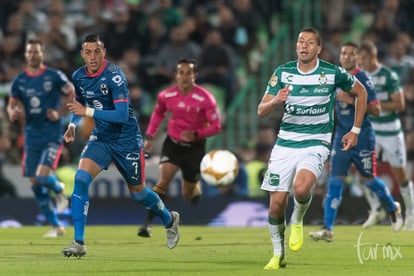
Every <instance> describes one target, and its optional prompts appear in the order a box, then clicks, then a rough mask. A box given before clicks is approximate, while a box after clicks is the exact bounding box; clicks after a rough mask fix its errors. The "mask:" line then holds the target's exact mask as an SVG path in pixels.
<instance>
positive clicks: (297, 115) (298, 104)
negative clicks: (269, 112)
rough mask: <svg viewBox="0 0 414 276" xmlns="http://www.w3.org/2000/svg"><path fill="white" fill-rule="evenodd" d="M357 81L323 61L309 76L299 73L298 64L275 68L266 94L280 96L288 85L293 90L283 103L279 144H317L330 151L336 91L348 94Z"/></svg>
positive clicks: (285, 145)
mask: <svg viewBox="0 0 414 276" xmlns="http://www.w3.org/2000/svg"><path fill="white" fill-rule="evenodd" d="M355 81H356V80H355V78H354V76H353V75H351V74H349V73H348V72H347V71H346V70H345V69H343V68H341V67H339V66H337V65H334V64H331V63H328V62H326V61H323V60H318V63H317V65H316V67H315V69H314V70H312V71H310V72H306V73H303V72H301V71H299V69H298V63H297V61H291V62H288V63H286V64H284V65H281V66H279V67H278V68H276V70H275V71H274V73H273V75H272V77H271V78H270V80H269V83H268V85H267V88H266V92H265V93H270V94H272V95H277V93H278V92H279V89H281V88H283V87H285V86H286V85H289V87H290V88H289V89H290V90H291V92H290V94H289V96H288V98H287V100H286V102H285V103H284V115H283V117H282V122H281V124H280V132H279V134H278V138H277V142H276V143H277V144H278V145H280V146H284V147H291V148H304V147H311V146H318V145H324V146H326V147H328V148H330V146H331V138H332V132H333V128H334V104H335V90H336V88H341V89H342V90H344V91H349V90H351V88H352V87H353V86H354V84H355Z"/></svg>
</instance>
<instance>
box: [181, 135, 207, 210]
mask: <svg viewBox="0 0 414 276" xmlns="http://www.w3.org/2000/svg"><path fill="white" fill-rule="evenodd" d="M204 154H205V143H204V142H200V143H195V144H193V145H192V146H191V147H190V148H188V149H182V154H180V156H181V161H180V164H182V165H181V172H182V183H181V186H182V194H183V197H184V198H185V199H186V200H187V201H189V202H190V203H191V204H193V205H197V204H198V203H199V201H200V199H201V193H202V191H201V185H200V178H201V177H200V175H201V172H200V163H201V160H202V159H203V157H204Z"/></svg>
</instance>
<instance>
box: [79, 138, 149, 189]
mask: <svg viewBox="0 0 414 276" xmlns="http://www.w3.org/2000/svg"><path fill="white" fill-rule="evenodd" d="M80 158H81V159H82V158H89V159H91V160H93V161H94V162H95V163H96V164H98V166H99V167H100V168H101V169H103V170H106V169H108V167H109V165H110V164H111V163H112V162H113V163H114V164H115V166H116V167H117V169H118V171H119V172H120V173H121V175H122V176H123V177H124V179H125V181H126V182H127V183H128V184H131V185H141V184H142V183H143V182H144V180H145V173H144V169H145V159H144V150H143V148H142V143H140V138H138V137H137V138H136V139H123V140H115V141H111V142H108V141H101V140H89V141H88V143H87V144H86V146H85V149H84V150H83V152H82V154H81V157H80Z"/></svg>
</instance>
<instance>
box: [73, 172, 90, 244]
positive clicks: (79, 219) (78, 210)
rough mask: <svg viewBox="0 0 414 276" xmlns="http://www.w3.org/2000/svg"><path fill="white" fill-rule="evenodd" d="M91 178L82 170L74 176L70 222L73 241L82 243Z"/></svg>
mask: <svg viewBox="0 0 414 276" xmlns="http://www.w3.org/2000/svg"><path fill="white" fill-rule="evenodd" d="M91 182H92V176H91V175H90V174H89V173H88V172H87V171H84V170H77V171H76V174H75V188H74V190H73V194H72V220H73V226H74V228H75V240H76V241H80V242H82V243H83V242H84V240H85V224H86V218H87V216H88V210H89V193H88V188H89V184H91Z"/></svg>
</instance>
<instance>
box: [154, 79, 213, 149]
mask: <svg viewBox="0 0 414 276" xmlns="http://www.w3.org/2000/svg"><path fill="white" fill-rule="evenodd" d="M167 112H169V113H170V114H171V116H170V117H169V119H168V127H167V133H168V136H170V137H171V138H172V139H174V140H176V141H179V142H183V140H182V138H181V133H182V132H183V131H186V130H190V131H195V132H197V135H198V138H199V140H203V139H205V138H206V137H209V136H213V135H215V134H217V133H219V132H220V131H221V121H220V112H219V109H218V107H217V104H216V99H215V98H214V96H213V95H212V94H210V93H209V92H208V91H207V90H206V89H204V88H203V87H201V86H199V85H197V84H195V85H194V88H193V90H192V91H191V92H189V93H188V94H187V95H183V94H182V93H181V92H180V90H179V88H178V86H173V87H170V88H167V89H165V90H163V91H161V92H160V93H159V94H158V97H157V104H156V106H155V108H154V111H153V113H152V115H151V119H150V122H149V125H148V129H147V131H146V134H147V135H149V136H152V137H155V136H156V134H157V132H158V129H159V126H160V124H161V121H162V120H163V119H164V117H165V115H166V114H167Z"/></svg>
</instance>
